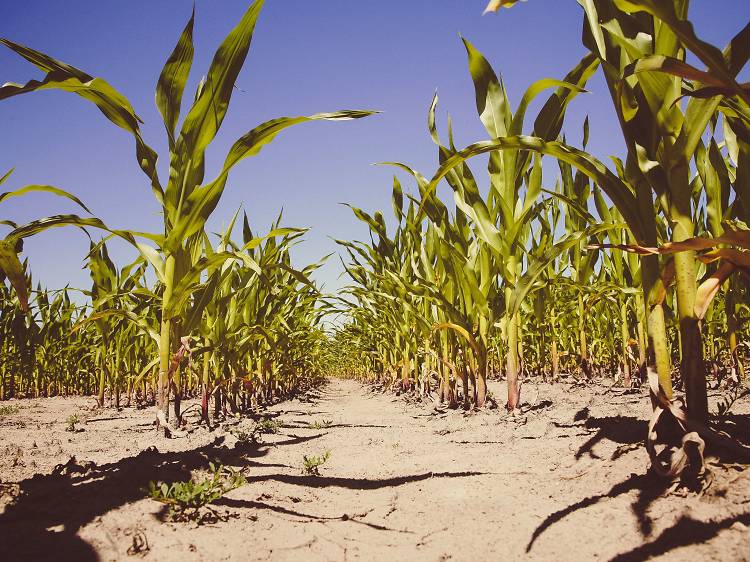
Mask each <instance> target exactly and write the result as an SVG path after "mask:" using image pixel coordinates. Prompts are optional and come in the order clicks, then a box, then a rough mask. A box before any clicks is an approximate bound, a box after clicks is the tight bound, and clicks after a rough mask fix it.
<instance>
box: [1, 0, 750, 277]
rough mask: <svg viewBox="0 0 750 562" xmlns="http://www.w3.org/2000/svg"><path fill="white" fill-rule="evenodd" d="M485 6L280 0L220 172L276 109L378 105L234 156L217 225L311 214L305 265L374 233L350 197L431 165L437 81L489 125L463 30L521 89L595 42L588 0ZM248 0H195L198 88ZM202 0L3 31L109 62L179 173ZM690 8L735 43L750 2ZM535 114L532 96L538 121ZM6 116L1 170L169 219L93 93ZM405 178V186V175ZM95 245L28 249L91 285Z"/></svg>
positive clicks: (53, 239) (611, 142)
mask: <svg viewBox="0 0 750 562" xmlns="http://www.w3.org/2000/svg"><path fill="white" fill-rule="evenodd" d="M485 4H486V0H381V1H376V2H357V1H354V0H317V1H312V2H311V1H309V0H286V1H280V0H268V1H267V2H266V5H265V7H264V9H263V12H262V13H261V16H260V19H259V22H258V26H257V28H256V33H255V38H254V40H253V44H252V46H251V50H250V54H249V56H248V59H247V62H246V64H245V67H244V69H243V71H242V73H241V74H240V77H239V80H238V82H237V88H238V90H237V91H235V93H234V96H233V98H232V104H231V106H230V110H229V113H228V115H227V118H226V120H225V121H224V125H223V127H222V130H221V132H220V135H219V137H218V139H217V141H216V142H215V143H214V144H213V145H212V147H211V148H210V150H209V155H208V156H209V157H208V162H207V176H212V175H213V171H214V170H216V168H217V166H218V165H219V163H220V162H221V161H222V160H223V156H224V154H225V153H226V150H227V149H228V148H229V146H231V144H232V142H233V141H234V140H236V138H238V137H239V136H241V135H242V134H244V133H245V132H246V131H248V130H249V129H251V128H252V127H254V126H255V125H257V124H258V123H260V122H262V121H265V120H267V119H271V118H274V117H278V116H282V115H304V114H310V113H316V112H320V111H333V110H337V109H377V110H380V111H382V113H381V114H380V115H377V116H374V117H370V118H368V119H364V120H360V121H352V122H342V123H310V124H305V125H301V126H298V127H296V128H293V129H290V130H288V131H286V132H284V133H282V134H281V135H280V136H279V137H278V138H277V139H276V141H275V142H274V143H273V144H272V145H271V146H269V147H267V148H266V149H264V150H263V152H261V154H260V155H259V156H257V157H255V158H251V159H248V160H246V161H244V162H243V163H241V164H240V165H239V166H237V167H236V168H235V171H234V172H233V174H232V176H231V177H230V183H229V186H228V188H227V191H226V193H225V196H224V198H223V200H222V202H221V204H220V206H219V208H218V209H217V210H216V212H215V213H214V216H213V218H212V220H211V221H210V223H209V227H210V228H209V230H212V231H217V230H220V229H221V228H222V226H223V225H226V223H227V222H228V221H229V219H230V218H231V216H232V215H233V213H234V211H235V210H236V209H237V208H238V207H239V206H240V205H242V206H243V208H244V209H245V210H246V211H247V213H248V215H249V217H250V221H251V224H252V226H253V229H254V231H255V232H260V231H262V230H265V229H267V228H268V226H269V224H270V222H271V221H272V220H273V218H275V216H276V215H277V214H278V212H279V210H280V209H281V208H282V207H283V208H284V216H285V220H284V221H283V222H284V224H285V225H287V226H299V227H310V228H311V231H310V233H309V234H308V235H307V238H306V241H305V242H304V243H303V244H301V245H300V246H298V247H297V248H295V250H294V258H295V260H296V261H297V263H298V264H299V265H302V264H304V263H309V262H313V261H317V260H318V259H319V258H320V257H321V256H322V255H325V254H328V253H330V252H333V251H336V246H335V244H334V243H333V242H332V241H331V240H330V238H331V237H333V238H344V239H353V238H364V237H365V236H366V233H367V230H366V228H365V227H364V226H363V225H361V224H359V223H358V221H357V220H356V219H355V218H354V216H353V215H352V213H351V211H350V210H349V209H347V208H346V207H344V206H342V205H340V204H339V203H342V202H349V203H352V204H353V205H355V206H358V207H361V208H363V209H365V210H367V211H370V212H372V211H374V210H376V209H383V210H385V211H386V214H388V213H390V193H391V177H392V175H393V173H394V171H393V170H392V169H389V168H386V167H378V166H372V165H371V164H372V163H374V162H381V161H392V160H397V161H403V162H406V163H409V164H410V165H412V166H414V167H415V168H417V169H418V170H421V171H422V172H423V173H424V174H425V175H431V174H432V172H433V171H434V170H435V168H436V161H437V155H436V150H435V147H434V145H433V144H432V142H431V140H430V138H429V136H428V134H427V129H426V113H427V108H428V105H429V103H430V100H431V98H432V95H433V93H434V91H435V90H436V89H437V90H438V92H439V95H440V105H439V108H438V115H439V125H440V126H441V127H442V132H443V135H444V136H445V116H446V113H447V112H450V114H451V116H452V118H453V121H454V130H455V134H456V142H457V144H458V145H459V146H463V145H466V144H469V143H471V142H474V141H476V140H481V139H484V138H486V133H485V131H484V129H483V128H482V126H481V123H480V122H479V119H478V117H477V115H476V108H475V104H474V94H473V87H472V83H471V79H470V77H469V74H468V69H467V64H466V55H465V51H464V49H463V46H462V45H461V42H460V39H459V33H461V34H462V35H463V36H465V37H466V38H468V39H469V40H471V41H472V42H473V43H474V45H475V46H476V47H477V48H478V49H479V50H481V51H482V52H483V53H484V54H485V56H486V57H487V58H488V59H489V60H490V62H491V63H492V64H493V66H494V68H495V70H496V71H497V72H498V73H501V74H502V76H503V78H504V80H505V83H506V86H507V89H508V91H509V95H510V97H511V102H512V103H513V104H514V105H515V104H517V103H518V100H519V99H520V97H521V94H522V93H523V91H524V90H525V88H526V87H527V86H528V85H529V84H531V83H532V82H533V81H535V80H537V79H539V78H545V77H555V78H562V77H563V76H564V75H565V73H566V72H567V71H568V70H569V69H570V68H572V67H573V66H574V65H575V64H576V62H577V61H578V60H579V59H580V58H581V57H582V56H583V54H584V50H583V48H582V47H581V44H580V30H581V14H580V8H579V7H578V5H577V4H576V3H575V2H574V1H573V0H530V1H529V2H527V3H525V4H519V5H517V6H516V7H515V8H513V9H512V10H501V12H499V13H498V14H494V15H487V16H482V15H481V13H482V9H483V8H484V5H485ZM248 5H249V1H248V0H211V1H209V0H198V1H197V2H196V25H195V35H194V38H195V45H196V57H195V61H194V64H193V74H192V76H191V80H190V82H189V83H188V88H187V92H192V91H193V90H194V88H195V84H197V82H198V80H199V79H200V77H201V76H202V74H204V73H205V72H206V70H207V68H208V65H209V63H210V60H211V58H212V56H213V53H214V50H215V49H216V47H217V46H218V45H219V43H220V42H221V40H222V38H223V37H224V36H225V35H226V33H227V32H228V31H229V30H230V29H231V28H232V27H233V26H234V25H235V24H236V22H237V21H238V20H239V18H240V17H241V15H242V13H243V12H244V11H245V9H246V8H247V6H248ZM191 7H192V2H191V1H188V0H169V1H167V0H130V1H127V2H125V1H122V0H120V1H115V0H108V1H103V2H102V1H98V2H96V1H94V0H66V1H64V2H60V1H51V0H25V1H24V2H10V1H8V0H4V1H2V2H0V36H2V37H7V38H10V39H13V40H15V41H18V42H20V43H24V44H27V45H29V46H31V47H34V48H36V49H38V50H41V51H44V52H47V53H48V54H50V55H52V56H55V57H56V58H59V59H61V60H63V61H65V62H68V63H70V64H72V65H74V66H77V67H79V68H81V69H83V70H85V71H86V72H88V73H89V74H92V75H95V76H101V77H103V78H105V79H106V80H108V81H109V82H110V83H111V84H112V85H113V86H115V87H116V88H117V89H119V90H120V91H121V92H122V93H124V94H125V95H126V96H127V97H128V98H129V99H130V101H131V102H132V104H133V106H134V107H135V109H136V111H137V112H138V114H139V115H140V116H141V117H142V118H143V119H144V121H145V125H144V126H143V131H144V137H145V139H146V142H147V143H149V144H150V145H151V146H153V147H154V148H155V149H157V151H159V152H160V155H161V159H160V161H161V164H162V173H163V174H166V170H165V169H164V165H165V164H166V161H167V158H166V139H165V133H164V129H163V125H162V121H161V118H160V116H159V114H158V112H157V111H156V108H155V105H154V88H155V84H156V80H157V78H158V76H159V73H160V71H161V68H162V65H163V64H164V61H165V60H166V58H167V56H168V55H169V53H170V52H171V50H172V48H173V47H174V44H175V42H176V40H177V37H178V36H179V33H180V32H181V30H182V28H183V26H184V25H185V22H186V21H187V19H188V18H189V16H190V10H191ZM691 20H692V21H693V22H694V24H695V27H696V30H697V32H698V34H699V35H700V36H701V37H703V38H704V39H707V40H709V41H711V42H713V43H715V44H718V45H720V46H723V45H724V44H725V43H726V42H727V41H728V40H729V39H730V38H731V37H732V36H733V35H734V34H735V33H736V32H737V31H739V30H740V29H741V27H742V26H743V25H744V24H745V23H746V22H747V21H748V20H750V2H748V0H715V1H714V0H693V2H692V7H691ZM37 76H38V73H37V72H36V71H35V69H33V68H32V67H31V66H30V65H29V64H27V63H25V61H23V60H21V59H19V58H18V57H17V56H16V55H14V54H13V53H11V52H10V51H7V50H0V82H7V81H14V82H25V81H26V80H28V79H29V78H32V77H37ZM589 89H590V91H591V93H589V94H587V95H585V96H579V98H578V99H577V100H576V102H575V103H574V105H573V106H572V107H571V110H570V111H569V112H568V116H567V119H566V125H565V128H564V131H565V133H566V134H567V137H568V139H569V140H571V141H573V143H574V144H575V143H577V142H578V140H579V139H580V130H581V125H582V122H583V119H584V117H585V116H586V115H589V117H590V120H591V140H590V149H591V150H592V151H593V152H595V153H596V154H598V155H599V156H601V157H606V156H608V155H610V154H617V153H621V152H622V145H621V143H620V140H619V134H618V129H617V127H616V123H615V122H614V121H613V120H612V119H611V117H610V103H611V102H610V100H609V97H608V95H607V92H606V89H605V88H604V85H603V83H602V81H601V79H600V78H598V77H597V78H596V79H594V80H592V81H591V82H590V84H589ZM187 98H188V95H186V99H187ZM536 109H538V104H537V106H536ZM185 112H186V109H184V110H183V115H184V113H185ZM534 115H535V108H534V107H532V109H531V110H530V112H529V114H528V122H529V123H531V122H532V120H533V116H534ZM0 125H1V126H0V170H2V171H5V170H7V169H9V168H11V167H15V169H16V171H15V173H14V175H13V176H12V177H11V179H10V180H9V182H8V183H6V184H5V185H4V186H3V188H11V189H12V188H17V187H20V186H22V185H25V184H28V183H49V184H53V185H56V186H58V187H61V188H63V189H67V190H69V191H72V192H74V193H75V194H77V195H78V196H80V197H81V199H83V200H84V201H85V202H86V203H87V204H88V205H89V206H90V207H91V208H92V210H93V211H94V213H95V214H96V215H97V216H99V217H101V218H102V219H103V220H104V221H105V222H106V223H107V224H109V225H110V226H112V227H117V228H131V229H135V230H153V231H158V230H159V228H160V224H161V219H160V217H159V216H158V214H157V212H158V206H157V203H156V201H155V200H154V199H153V196H152V195H151V192H150V188H149V185H148V182H147V181H146V178H145V176H144V175H143V174H142V172H141V171H140V169H139V168H138V166H137V164H136V161H135V156H134V150H133V143H132V140H131V137H130V136H129V135H128V134H127V133H125V132H124V131H122V130H120V129H118V128H116V127H114V126H113V125H111V124H110V123H109V122H108V121H106V119H104V118H103V117H102V116H101V115H100V114H99V112H98V110H97V109H96V108H94V107H93V106H92V105H90V104H88V103H86V102H84V101H83V100H81V99H79V98H77V97H75V96H73V95H70V94H64V93H59V92H41V93H35V94H29V95H25V96H18V97H16V98H12V99H9V100H5V101H3V102H2V103H0ZM477 171H479V168H477ZM401 179H402V181H403V183H404V184H405V186H408V185H410V182H409V180H408V178H407V177H404V176H403V175H402V176H401ZM553 183H554V177H553V176H552V175H548V176H546V177H545V184H547V185H552V184H553ZM445 193H446V196H447V195H448V193H447V192H445ZM73 210H74V209H73V207H72V206H71V205H69V204H67V203H65V202H58V201H56V200H53V199H52V198H51V196H45V195H33V196H29V197H26V198H23V199H22V200H21V199H19V200H14V201H10V202H6V203H3V204H2V208H0V215H2V218H12V219H14V220H16V221H24V220H28V219H32V218H38V217H41V216H46V215H49V214H53V213H58V212H72V211H73ZM87 248H88V241H87V239H86V237H85V236H84V235H83V233H81V232H78V231H76V230H75V229H56V230H54V231H51V232H48V233H44V234H42V235H39V236H37V237H34V238H31V239H29V240H28V241H27V243H26V251H25V255H26V256H28V257H29V259H30V261H31V269H32V272H33V274H34V277H35V280H37V281H41V283H42V284H43V285H46V286H49V287H60V286H63V285H65V284H68V283H69V284H71V285H72V286H76V287H84V288H88V286H89V285H90V281H89V278H88V274H87V272H86V271H85V270H82V269H81V268H82V257H83V256H84V254H85V253H86V251H87ZM111 253H112V255H113V257H114V258H115V259H116V261H118V263H119V265H123V264H124V263H126V261H127V260H130V259H132V258H133V257H134V254H133V252H132V250H131V249H129V248H128V247H126V246H125V245H118V244H115V245H114V247H113V248H112V252H111ZM340 273H341V267H340V265H339V263H338V261H337V260H336V259H331V260H329V263H328V264H327V265H326V266H325V267H324V268H323V269H322V270H321V271H320V272H319V273H318V274H317V279H318V280H319V281H320V282H322V283H324V284H325V286H326V288H327V289H328V290H336V289H337V288H338V287H340V286H341V285H342V283H343V280H341V279H339V274H340Z"/></svg>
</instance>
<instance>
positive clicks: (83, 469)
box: [0, 435, 483, 562]
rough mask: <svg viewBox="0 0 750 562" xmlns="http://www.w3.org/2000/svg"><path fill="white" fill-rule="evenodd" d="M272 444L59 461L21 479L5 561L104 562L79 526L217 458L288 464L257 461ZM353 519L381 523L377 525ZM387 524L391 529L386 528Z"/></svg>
mask: <svg viewBox="0 0 750 562" xmlns="http://www.w3.org/2000/svg"><path fill="white" fill-rule="evenodd" d="M320 436H321V435H314V436H309V437H303V438H293V439H288V440H284V441H281V442H276V443H273V444H272V446H274V447H277V446H283V445H294V444H298V443H300V442H302V441H309V440H311V439H315V438H317V437H320ZM268 447H269V445H266V444H257V443H244V442H238V443H237V444H236V445H235V446H234V447H232V448H229V447H227V446H226V445H225V444H224V438H223V437H220V438H217V439H216V440H215V441H214V442H213V443H211V444H209V445H206V446H204V447H200V448H196V449H194V450H190V451H184V452H169V453H160V452H159V451H157V450H156V449H155V448H153V447H152V448H151V449H148V450H146V451H143V452H141V453H140V454H138V455H137V456H134V457H128V458H124V459H122V460H120V461H117V462H113V463H109V464H104V465H101V466H97V465H95V464H94V463H86V462H83V463H78V462H76V460H75V459H74V458H72V459H71V460H70V461H69V462H68V463H66V464H65V465H58V466H57V467H56V468H55V470H54V471H53V472H52V474H45V475H42V474H37V475H35V476H33V477H32V478H29V479H27V480H24V481H22V482H20V483H19V487H20V494H19V496H18V498H17V500H16V502H15V503H14V504H12V505H10V506H8V507H7V508H6V510H5V512H4V513H3V514H2V515H0V560H3V561H8V562H10V561H15V560H19V561H20V560H24V561H29V560H34V561H36V560H55V561H56V562H60V561H61V560H75V561H77V562H90V561H98V560H99V557H98V555H97V553H96V552H95V550H94V549H93V547H92V546H91V545H90V544H88V543H87V542H86V541H84V540H83V539H81V538H80V537H79V536H78V531H79V530H80V529H81V528H82V527H84V526H85V525H87V524H88V523H90V522H91V521H93V520H94V519H96V518H97V517H99V516H101V515H104V514H106V513H108V512H110V511H112V510H115V509H117V508H119V507H121V506H123V505H125V504H128V503H132V502H135V501H139V500H141V499H143V498H144V497H145V495H146V494H145V492H144V489H145V488H147V486H148V484H149V482H150V481H153V480H161V481H163V482H175V481H181V480H187V479H189V478H190V476H191V471H193V470H197V469H201V468H205V467H207V466H208V463H209V461H218V462H220V463H222V464H224V465H227V466H256V467H264V468H269V467H273V468H275V467H283V466H284V465H277V464H264V463H262V462H258V461H257V460H254V459H257V458H261V457H263V456H265V455H266V454H267V452H268ZM481 474H483V473H480V472H443V473H433V472H427V473H422V474H414V475H408V476H401V477H393V478H384V479H367V478H341V477H325V476H301V475H300V476H296V475H290V474H263V475H256V476H253V481H256V482H257V481H260V482H263V481H277V482H284V483H287V484H292V485H297V486H305V487H312V488H327V487H341V488H349V489H355V490H375V489H380V488H388V487H394V486H402V485H404V484H408V483H410V482H419V481H422V480H426V479H429V478H459V477H468V476H478V475H481ZM220 505H225V506H229V507H243V508H255V509H269V510H272V511H279V510H283V511H284V512H287V511H288V514H289V515H295V516H297V517H301V518H307V519H319V520H325V519H330V520H342V521H346V520H350V519H349V517H348V516H346V515H343V516H341V517H332V518H321V517H318V516H315V515H310V514H304V513H298V512H292V511H290V510H284V508H281V507H278V506H272V505H270V504H265V503H262V502H245V501H241V500H230V499H227V498H223V499H222V500H221V502H220ZM352 521H354V522H355V523H358V524H363V525H368V526H371V527H373V528H377V529H380V526H377V525H373V524H370V523H366V522H363V521H355V520H353V519H352ZM381 530H390V529H387V528H386V527H382V529H381Z"/></svg>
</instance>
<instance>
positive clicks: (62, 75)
mask: <svg viewBox="0 0 750 562" xmlns="http://www.w3.org/2000/svg"><path fill="white" fill-rule="evenodd" d="M263 4H264V1H263V0H256V1H255V2H253V3H252V4H251V5H250V7H249V8H248V9H247V11H246V12H245V14H244V15H243V17H242V19H241V20H240V22H239V23H238V24H237V26H236V27H235V28H234V29H233V30H232V31H231V32H230V33H229V34H228V35H227V37H226V38H225V39H224V41H223V42H222V44H221V45H220V46H219V48H218V50H217V51H216V53H215V55H214V58H213V61H212V62H211V65H210V67H209V69H208V73H207V75H206V77H205V78H204V79H203V80H202V81H201V82H200V84H199V86H198V89H197V91H196V92H195V96H194V101H193V103H192V105H191V107H190V109H189V111H188V112H187V115H186V116H185V118H184V120H183V122H182V125H181V126H180V127H179V131H178V128H177V127H178V121H179V117H180V110H181V106H182V98H183V93H184V89H185V85H186V83H187V79H188V75H189V73H190V69H191V66H192V62H193V51H194V49H193V22H194V15H195V14H194V13H193V15H192V16H191V17H190V19H189V21H188V23H187V25H186V26H185V28H184V30H183V31H182V34H181V35H180V38H179V40H178V42H177V45H176V46H175V48H174V50H173V51H172V53H171V55H170V56H169V58H168V59H167V62H166V64H165V66H164V69H163V70H162V73H161V75H160V76H159V80H158V83H157V86H156V105H157V107H158V109H159V112H160V114H161V116H162V118H163V121H164V125H165V129H166V133H167V137H168V141H169V151H170V152H169V163H170V165H169V178H168V180H167V183H166V187H164V186H163V184H162V181H161V179H160V178H159V176H158V174H157V154H156V152H155V151H154V150H153V149H152V148H151V147H149V146H148V145H147V144H146V143H145V141H144V140H143V138H142V135H141V131H140V122H141V120H140V118H139V117H138V116H137V114H136V113H135V111H134V110H133V108H132V106H131V104H130V102H129V101H128V100H127V99H126V98H125V97H124V96H123V95H122V94H121V93H120V92H118V91H117V90H116V89H115V88H113V87H112V86H111V85H110V84H109V83H108V82H106V81H105V80H103V79H102V78H94V77H92V76H90V75H88V74H87V73H85V72H83V71H81V70H79V69H77V68H75V67H73V66H71V65H68V64H66V63H63V62H60V61H58V60H56V59H54V58H52V57H50V56H48V55H46V54H44V53H41V52H39V51H36V50H33V49H31V48H28V47H25V46H23V45H20V44H18V43H15V42H13V41H10V40H7V39H0V43H2V44H3V45H5V46H6V47H8V48H9V49H11V50H12V51H14V52H15V53H17V54H18V55H20V56H21V57H23V58H25V59H26V60H28V61H29V62H31V63H32V64H34V65H35V66H37V67H38V68H39V69H41V70H42V71H44V72H45V76H44V78H43V79H42V80H31V81H29V82H27V83H26V84H24V85H21V84H6V85H4V86H2V88H0V99H3V98H8V97H11V96H14V95H19V94H23V93H27V92H32V91H38V90H44V89H59V90H63V91H69V92H73V93H75V94H77V95H79V96H80V97H82V98H84V99H86V100H88V101H90V102H92V103H94V104H95V105H96V106H97V107H98V108H99V109H100V111H101V112H102V113H103V114H104V115H105V117H107V118H108V119H109V120H110V121H111V122H112V123H114V124H115V125H117V126H118V127H120V128H122V129H124V130H126V131H127V132H129V133H130V134H131V135H132V136H133V138H134V140H135V147H136V157H137V161H138V164H139V166H140V167H141V169H142V170H143V172H144V173H145V174H146V176H147V178H148V180H149V183H150V185H151V190H152V192H153V194H154V197H155V198H156V200H157V202H158V203H159V205H160V206H161V211H162V216H163V220H164V229H163V231H162V232H160V233H136V232H125V233H124V234H123V233H121V235H124V236H126V237H128V238H130V239H132V240H133V243H134V244H135V245H136V246H137V248H138V249H139V251H140V252H141V254H142V255H143V257H144V259H145V260H147V261H148V263H150V265H151V266H152V268H153V270H154V272H155V273H156V276H157V278H158V280H159V282H160V284H161V287H162V291H161V295H160V300H161V311H160V315H161V318H160V323H161V325H160V328H159V384H158V387H159V396H158V410H157V412H158V416H157V417H158V418H159V421H160V423H161V424H166V422H167V419H168V416H169V410H168V403H169V402H168V392H169V384H168V377H169V376H170V374H169V367H170V358H171V354H172V352H174V351H175V350H176V346H177V342H179V341H180V335H181V324H182V323H183V321H184V314H185V304H186V302H187V301H188V300H189V297H190V295H191V294H192V292H194V291H195V290H196V288H197V287H198V285H199V284H198V283H196V282H194V280H195V279H198V278H200V276H201V274H202V272H206V271H207V272H209V273H210V272H211V271H214V270H215V269H216V268H218V267H220V265H221V264H222V263H224V262H225V261H226V260H227V259H239V260H242V261H244V262H245V263H246V264H247V265H248V266H250V267H257V264H255V263H253V262H252V260H251V258H249V257H248V256H247V255H243V254H241V253H236V252H222V253H219V254H214V255H212V256H210V257H206V256H202V237H201V233H202V232H203V229H204V226H205V224H206V221H207V220H208V219H209V217H210V216H211V214H212V213H213V212H214V210H215V209H216V206H217V205H218V203H219V201H220V199H221V196H222V194H223V193H224V189H225V187H226V184H227V181H228V178H229V172H230V171H231V169H232V168H233V167H234V166H235V165H236V164H237V163H239V162H240V161H241V160H243V159H245V158H247V157H250V156H254V155H256V154H258V152H260V150H261V149H262V148H263V147H264V146H265V145H266V144H268V143H269V142H271V141H272V140H273V139H274V138H275V137H276V135H277V134H278V133H279V132H281V131H282V130H284V129H286V128H287V127H290V126H292V125H296V124H299V123H304V122H308V121H314V120H345V119H358V118H361V117H365V116H367V115H370V114H371V113H372V112H369V111H351V110H346V111H339V112H334V113H318V114H315V115H310V116H307V117H281V118H278V119H273V120H271V121H267V122H265V123H262V124H261V125H258V126H257V127H255V128H253V129H251V130H249V131H248V132H247V133H246V134H245V135H243V136H242V137H241V138H240V139H238V140H237V141H236V142H235V143H234V144H233V145H232V147H231V148H230V150H229V152H228V154H227V156H226V158H225V160H224V164H223V165H222V166H221V168H220V170H219V172H218V174H217V175H216V176H215V177H214V178H213V179H211V180H208V181H205V151H206V149H207V148H208V146H209V145H210V143H211V142H212V141H213V140H214V138H215V137H216V134H217V133H218V131H219V128H220V127H221V124H222V122H223V120H224V117H225V116H226V113H227V109H228V107H229V102H230V100H231V96H232V93H233V90H234V87H235V82H236V80H237V76H238V75H239V72H240V70H241V69H242V66H243V64H244V61H245V58H246V56H247V53H248V50H249V48H250V42H251V40H252V37H253V32H254V30H255V25H256V22H257V19H258V16H259V14H260V11H261V8H262V7H263ZM133 237H136V238H138V239H141V240H146V241H147V242H141V241H136V240H135V238H133ZM191 281H193V282H191Z"/></svg>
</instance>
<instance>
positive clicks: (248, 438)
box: [228, 427, 258, 443]
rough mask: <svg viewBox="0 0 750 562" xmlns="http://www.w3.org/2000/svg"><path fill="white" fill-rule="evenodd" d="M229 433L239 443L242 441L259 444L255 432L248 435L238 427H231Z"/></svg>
mask: <svg viewBox="0 0 750 562" xmlns="http://www.w3.org/2000/svg"><path fill="white" fill-rule="evenodd" d="M228 431H229V433H230V434H232V435H234V436H235V437H236V438H237V441H242V442H243V443H257V441H258V435H257V431H255V430H254V431H251V432H250V433H248V432H247V431H245V430H243V429H240V428H238V427H231V428H229V430H228Z"/></svg>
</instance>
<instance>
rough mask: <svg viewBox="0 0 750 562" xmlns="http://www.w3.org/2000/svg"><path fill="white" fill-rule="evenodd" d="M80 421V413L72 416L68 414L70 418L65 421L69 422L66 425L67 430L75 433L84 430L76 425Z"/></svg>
mask: <svg viewBox="0 0 750 562" xmlns="http://www.w3.org/2000/svg"><path fill="white" fill-rule="evenodd" d="M80 422H81V420H80V418H79V417H78V415H76V414H71V415H70V416H68V419H66V420H65V423H66V424H67V426H66V427H65V431H71V432H73V433H78V432H79V431H83V430H82V429H80V428H77V427H76V424H77V423H80Z"/></svg>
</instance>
